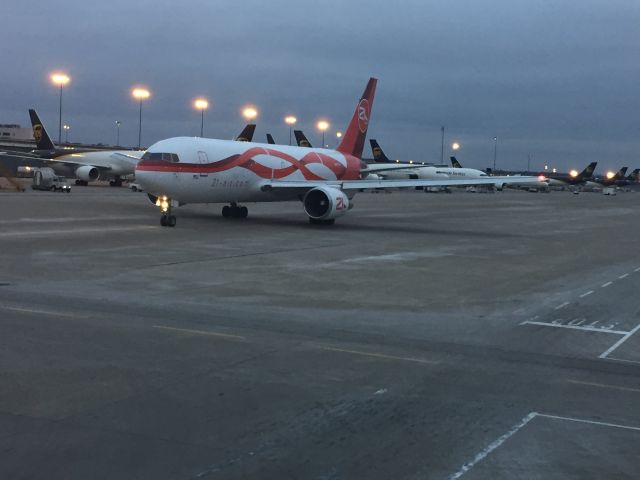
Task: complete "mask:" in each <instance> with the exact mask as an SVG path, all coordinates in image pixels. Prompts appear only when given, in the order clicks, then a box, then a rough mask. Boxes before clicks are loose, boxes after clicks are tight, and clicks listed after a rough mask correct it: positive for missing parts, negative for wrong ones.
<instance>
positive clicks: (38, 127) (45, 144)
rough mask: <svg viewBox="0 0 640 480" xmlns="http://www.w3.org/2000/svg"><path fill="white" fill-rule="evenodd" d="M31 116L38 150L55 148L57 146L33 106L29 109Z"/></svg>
mask: <svg viewBox="0 0 640 480" xmlns="http://www.w3.org/2000/svg"><path fill="white" fill-rule="evenodd" d="M29 116H30V117H31V128H32V129H33V138H35V140H36V148H37V149H38V150H55V149H56V146H55V145H54V144H53V142H52V141H51V137H49V134H48V133H47V131H46V130H45V128H44V125H43V124H42V122H41V121H40V117H38V114H37V113H36V111H35V110H34V109H33V108H30V109H29Z"/></svg>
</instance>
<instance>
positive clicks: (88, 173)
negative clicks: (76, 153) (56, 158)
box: [76, 165, 100, 182]
mask: <svg viewBox="0 0 640 480" xmlns="http://www.w3.org/2000/svg"><path fill="white" fill-rule="evenodd" d="M98 177H100V170H98V169H97V168H96V167H92V166H91V165H84V166H82V167H78V168H76V178H78V179H80V180H83V181H85V182H92V181H94V180H97V179H98Z"/></svg>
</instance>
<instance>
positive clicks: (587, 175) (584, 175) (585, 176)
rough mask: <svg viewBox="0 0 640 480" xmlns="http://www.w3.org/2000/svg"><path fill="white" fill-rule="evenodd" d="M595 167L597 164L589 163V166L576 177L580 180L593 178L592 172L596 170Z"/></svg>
mask: <svg viewBox="0 0 640 480" xmlns="http://www.w3.org/2000/svg"><path fill="white" fill-rule="evenodd" d="M596 165H598V162H591V163H590V164H589V165H587V168H585V169H584V170H583V171H582V172H580V174H579V175H578V177H579V178H580V179H581V180H589V179H590V178H591V177H593V171H594V170H595V169H596Z"/></svg>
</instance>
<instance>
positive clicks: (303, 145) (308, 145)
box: [300, 140, 311, 147]
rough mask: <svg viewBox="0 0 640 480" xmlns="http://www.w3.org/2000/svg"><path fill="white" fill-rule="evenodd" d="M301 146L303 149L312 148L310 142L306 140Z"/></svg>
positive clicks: (302, 141)
mask: <svg viewBox="0 0 640 480" xmlns="http://www.w3.org/2000/svg"><path fill="white" fill-rule="evenodd" d="M300 146H301V147H310V146H311V144H310V143H309V142H307V141H306V140H300Z"/></svg>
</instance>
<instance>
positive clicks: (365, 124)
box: [336, 78, 378, 158]
mask: <svg viewBox="0 0 640 480" xmlns="http://www.w3.org/2000/svg"><path fill="white" fill-rule="evenodd" d="M377 83H378V80H377V79H375V78H370V79H369V82H368V83H367V87H366V88H365V89H364V93H363V94H362V97H360V101H359V102H358V105H356V110H355V111H354V112H353V117H351V121H350V122H349V126H348V127H347V130H346V132H345V134H344V136H343V137H342V141H341V142H340V145H338V148H336V150H337V151H339V152H340V153H344V154H347V155H353V156H354V157H358V158H362V149H363V148H364V140H365V137H366V136H367V128H369V119H370V118H371V108H372V107H373V98H374V97H375V94H376V84H377Z"/></svg>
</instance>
